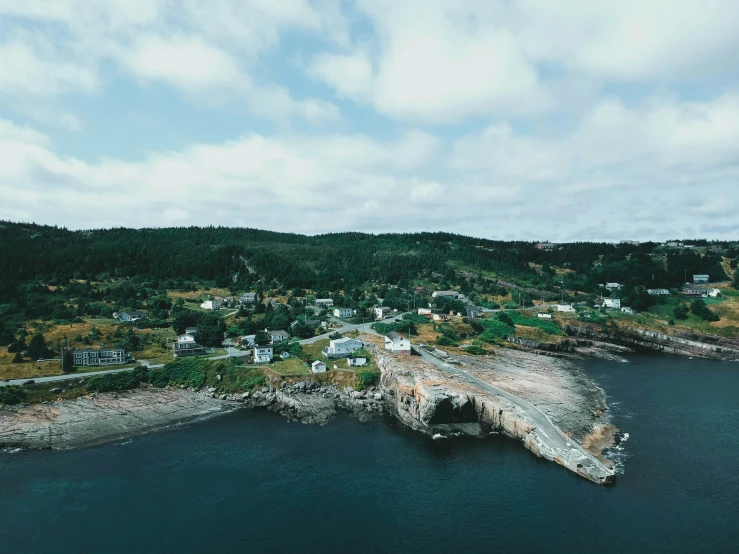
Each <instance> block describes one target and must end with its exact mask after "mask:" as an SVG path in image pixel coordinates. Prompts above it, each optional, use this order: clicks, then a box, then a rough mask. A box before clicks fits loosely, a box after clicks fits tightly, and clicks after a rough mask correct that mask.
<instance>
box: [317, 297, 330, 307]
mask: <svg viewBox="0 0 739 554" xmlns="http://www.w3.org/2000/svg"><path fill="white" fill-rule="evenodd" d="M333 305H334V301H333V299H331V298H317V299H316V306H318V307H320V308H328V307H329V306H333Z"/></svg>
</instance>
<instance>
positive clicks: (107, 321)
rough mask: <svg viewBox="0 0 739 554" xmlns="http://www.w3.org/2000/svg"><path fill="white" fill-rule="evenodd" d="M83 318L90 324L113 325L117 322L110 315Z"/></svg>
mask: <svg viewBox="0 0 739 554" xmlns="http://www.w3.org/2000/svg"><path fill="white" fill-rule="evenodd" d="M84 319H85V321H86V322H87V323H90V324H92V325H113V324H115V323H118V320H117V319H113V318H112V317H91V318H84Z"/></svg>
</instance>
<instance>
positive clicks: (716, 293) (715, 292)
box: [708, 289, 722, 298]
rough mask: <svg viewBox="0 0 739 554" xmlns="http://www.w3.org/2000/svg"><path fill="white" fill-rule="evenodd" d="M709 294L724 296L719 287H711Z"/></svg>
mask: <svg viewBox="0 0 739 554" xmlns="http://www.w3.org/2000/svg"><path fill="white" fill-rule="evenodd" d="M708 296H710V297H711V298H719V297H721V296H722V293H721V291H720V290H719V289H710V290H709V291H708Z"/></svg>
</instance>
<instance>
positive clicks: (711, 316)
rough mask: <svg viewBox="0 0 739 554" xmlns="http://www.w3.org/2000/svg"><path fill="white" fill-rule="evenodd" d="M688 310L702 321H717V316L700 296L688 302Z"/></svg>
mask: <svg viewBox="0 0 739 554" xmlns="http://www.w3.org/2000/svg"><path fill="white" fill-rule="evenodd" d="M690 311H691V312H693V313H694V314H695V315H697V316H698V317H699V318H701V319H702V320H704V321H718V320H719V317H718V316H717V315H716V314H715V313H713V312H712V311H711V310H709V309H708V306H706V303H705V302H704V301H703V299H702V298H696V299H695V300H693V302H692V303H691V304H690Z"/></svg>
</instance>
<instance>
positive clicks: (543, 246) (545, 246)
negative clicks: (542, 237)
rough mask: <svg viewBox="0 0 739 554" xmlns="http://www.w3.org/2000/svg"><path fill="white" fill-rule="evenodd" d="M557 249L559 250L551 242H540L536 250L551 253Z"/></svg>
mask: <svg viewBox="0 0 739 554" xmlns="http://www.w3.org/2000/svg"><path fill="white" fill-rule="evenodd" d="M555 248H557V246H556V245H555V244H552V243H551V242H539V243H537V244H536V249H537V250H542V251H543V252H551V251H552V250H554V249H555Z"/></svg>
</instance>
